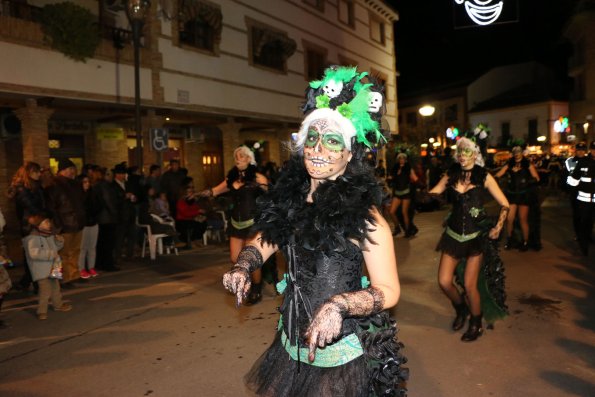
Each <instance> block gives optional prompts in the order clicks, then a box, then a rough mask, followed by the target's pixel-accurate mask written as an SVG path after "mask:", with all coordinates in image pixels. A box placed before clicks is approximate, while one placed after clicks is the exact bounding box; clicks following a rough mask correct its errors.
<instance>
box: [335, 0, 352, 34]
mask: <svg viewBox="0 0 595 397" xmlns="http://www.w3.org/2000/svg"><path fill="white" fill-rule="evenodd" d="M337 11H338V13H339V21H341V22H343V23H344V24H345V25H348V26H350V27H352V28H353V27H355V16H354V12H353V1H352V0H339V3H338V5H337Z"/></svg>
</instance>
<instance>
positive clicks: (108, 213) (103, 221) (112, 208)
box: [93, 166, 120, 272]
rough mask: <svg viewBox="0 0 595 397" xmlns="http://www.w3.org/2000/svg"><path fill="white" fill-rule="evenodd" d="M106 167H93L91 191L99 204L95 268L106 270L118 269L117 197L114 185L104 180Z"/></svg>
mask: <svg viewBox="0 0 595 397" xmlns="http://www.w3.org/2000/svg"><path fill="white" fill-rule="evenodd" d="M106 171H107V170H106V169H105V168H104V167H99V166H98V167H95V168H94V169H93V180H94V181H95V184H94V185H93V192H94V194H95V195H96V200H97V202H98V205H99V208H100V210H99V212H98V214H97V224H98V225H99V233H98V235H97V261H96V265H95V268H97V269H99V270H103V271H107V272H114V271H117V270H120V269H119V268H118V267H117V266H116V264H117V262H116V255H115V247H116V230H117V228H118V197H117V193H116V190H115V189H114V186H113V185H112V184H111V183H110V182H108V181H106V180H105V173H106Z"/></svg>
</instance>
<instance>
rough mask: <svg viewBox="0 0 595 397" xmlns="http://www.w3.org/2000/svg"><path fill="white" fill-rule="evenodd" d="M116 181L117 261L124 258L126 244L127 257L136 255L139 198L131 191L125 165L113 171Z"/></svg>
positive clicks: (114, 183)
mask: <svg viewBox="0 0 595 397" xmlns="http://www.w3.org/2000/svg"><path fill="white" fill-rule="evenodd" d="M112 174H113V175H114V181H113V182H112V184H113V187H114V190H115V191H116V197H117V203H118V227H117V229H116V246H115V255H116V261H117V260H118V258H120V257H121V256H122V248H123V247H124V243H126V257H127V258H132V256H133V255H134V244H135V242H136V236H137V233H136V207H135V205H136V202H137V196H136V195H135V194H134V192H132V191H131V189H130V186H129V184H128V182H127V181H128V167H126V164H125V163H120V164H117V165H116V166H115V167H114V169H113V170H112Z"/></svg>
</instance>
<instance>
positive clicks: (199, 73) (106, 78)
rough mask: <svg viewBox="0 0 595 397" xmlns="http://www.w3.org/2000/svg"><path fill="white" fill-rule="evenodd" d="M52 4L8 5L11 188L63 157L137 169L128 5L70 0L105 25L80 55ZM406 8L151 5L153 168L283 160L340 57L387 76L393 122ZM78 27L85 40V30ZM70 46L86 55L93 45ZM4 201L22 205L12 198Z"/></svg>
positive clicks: (4, 67) (143, 85)
mask: <svg viewBox="0 0 595 397" xmlns="http://www.w3.org/2000/svg"><path fill="white" fill-rule="evenodd" d="M55 3H58V1H48V0H27V2H24V1H16V0H5V1H2V2H1V3H0V53H1V54H2V62H0V122H1V123H0V126H1V128H0V133H1V135H0V136H1V140H0V190H1V191H6V189H7V186H8V184H9V183H10V178H11V177H12V175H13V174H14V172H15V171H16V169H17V168H18V167H19V166H20V165H22V164H23V161H27V160H31V161H36V162H38V163H40V164H42V165H43V166H53V165H55V160H56V159H57V158H63V157H69V158H71V159H72V160H73V161H75V163H77V164H79V165H82V164H84V163H93V164H99V165H101V166H105V167H108V169H110V168H112V167H113V166H114V164H116V163H119V162H121V161H128V163H129V164H131V165H132V164H136V157H135V153H136V141H137V140H136V136H137V134H136V131H135V117H134V115H135V113H134V109H135V107H134V103H135V84H134V71H135V67H134V56H133V54H134V51H133V45H132V43H131V38H132V32H131V27H130V23H129V22H128V19H127V17H126V1H125V0H100V1H91V0H74V1H73V4H76V6H79V7H80V8H82V9H84V10H86V11H87V12H89V13H90V14H91V15H92V17H93V18H94V21H96V23H93V24H89V25H95V24H97V26H98V27H99V29H98V30H97V34H98V35H99V37H100V40H99V43H98V46H97V48H96V50H95V51H94V53H93V54H92V55H91V56H87V57H86V58H84V60H83V61H81V60H80V59H79V60H75V59H73V56H72V53H70V55H69V56H66V55H65V53H64V50H62V49H60V50H59V49H56V48H55V47H56V44H57V43H58V41H59V40H58V39H59V38H58V37H53V36H52V35H51V33H48V32H51V30H50V28H51V26H48V22H47V20H48V15H50V16H52V18H57V16H56V12H54V13H53V14H51V13H49V12H48V5H54V4H55ZM273 3H274V5H273ZM80 8H77V12H80ZM54 11H55V10H54ZM58 14H59V15H67V14H68V13H66V12H58ZM397 17H398V16H397V14H396V12H395V11H394V10H393V9H391V8H390V7H388V6H387V5H386V4H385V3H384V2H383V1H380V0H276V1H275V2H271V1H270V0H254V1H244V0H161V1H154V2H152V4H151V5H150V8H149V10H148V16H147V17H146V19H145V23H144V27H143V29H142V37H141V48H140V67H139V76H140V77H139V82H140V102H141V134H142V152H143V163H144V164H143V166H145V168H146V166H147V165H149V164H154V163H159V164H167V161H168V160H170V159H173V158H177V159H179V160H180V161H181V163H182V165H183V166H185V167H186V168H187V169H188V170H189V174H190V175H191V176H192V177H194V178H195V184H196V186H197V187H199V188H200V187H207V186H211V185H214V184H216V183H218V182H220V181H221V180H222V179H223V178H224V176H225V174H226V172H227V170H228V169H229V168H231V167H232V166H233V159H232V152H233V150H234V149H235V148H236V147H237V146H238V145H240V144H248V145H251V146H252V147H254V148H255V152H256V154H257V158H258V159H259V161H260V162H268V161H271V162H275V163H276V164H281V163H282V162H283V160H284V159H285V158H287V156H288V153H287V152H286V151H285V150H284V147H285V146H284V145H285V144H287V143H289V141H290V136H291V133H292V132H295V131H296V130H297V128H298V126H299V122H300V119H301V114H300V110H299V109H300V104H301V102H302V101H303V94H304V89H305V87H306V84H307V82H308V81H310V80H312V79H315V78H319V77H320V76H321V73H322V71H323V70H324V69H325V68H326V67H327V66H328V65H332V64H342V65H357V66H359V68H360V69H361V70H368V71H371V72H372V74H373V75H375V76H377V77H378V78H380V79H382V80H383V81H384V82H385V84H386V93H387V121H388V123H389V125H390V126H392V127H393V128H396V124H397V123H396V120H397V98H396V92H397V89H396V79H395V76H396V72H395V53H394V37H393V22H394V21H395V20H396V19H397ZM65 25H69V24H65ZM73 25H80V24H73ZM75 28H76V29H78V31H75V32H76V33H77V34H76V35H75V36H79V34H80V36H84V34H83V33H85V34H86V33H88V31H87V30H86V29H87V28H86V27H85V26H82V27H81V26H76V27H75ZM49 42H52V43H53V44H54V46H52V45H50V44H48V43H49ZM58 44H59V43H58ZM72 46H73V44H70V47H69V48H70V50H71V51H72ZM77 46H78V47H77ZM74 47H75V48H74V53H75V54H74V55H75V57H79V58H81V57H82V56H81V51H82V49H83V47H84V45H83V44H80V43H78V44H74ZM57 48H60V47H57ZM159 129H165V131H167V133H168V142H167V146H166V147H161V148H160V149H162V150H159V151H157V150H155V147H153V144H152V143H153V142H152V141H151V139H150V138H151V134H150V132H151V130H153V133H158V134H161V132H160V130H159ZM0 206H1V207H2V208H3V209H5V208H12V207H13V206H12V205H11V204H10V203H8V202H7V199H6V198H5V195H0Z"/></svg>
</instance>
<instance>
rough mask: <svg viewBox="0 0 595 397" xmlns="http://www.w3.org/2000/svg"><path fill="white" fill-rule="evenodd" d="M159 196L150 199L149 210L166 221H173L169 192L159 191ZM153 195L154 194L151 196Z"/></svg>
mask: <svg viewBox="0 0 595 397" xmlns="http://www.w3.org/2000/svg"><path fill="white" fill-rule="evenodd" d="M156 196H157V197H154V199H152V200H151V199H150V200H149V212H150V213H151V214H155V215H157V216H159V217H161V219H163V220H164V221H166V222H172V221H173V220H174V219H173V218H172V216H171V211H170V209H169V202H168V201H167V193H166V192H159V193H158V194H157V195H156ZM151 197H153V196H151Z"/></svg>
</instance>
